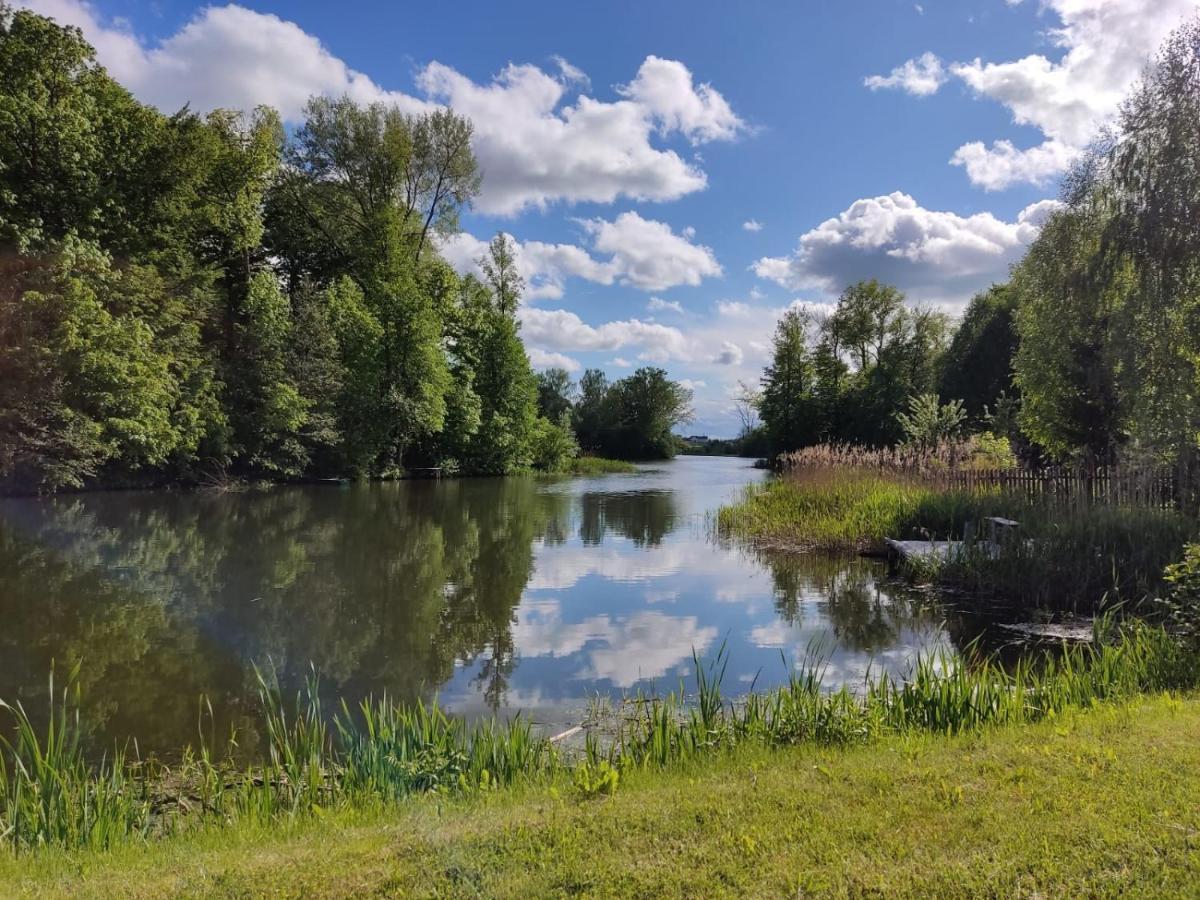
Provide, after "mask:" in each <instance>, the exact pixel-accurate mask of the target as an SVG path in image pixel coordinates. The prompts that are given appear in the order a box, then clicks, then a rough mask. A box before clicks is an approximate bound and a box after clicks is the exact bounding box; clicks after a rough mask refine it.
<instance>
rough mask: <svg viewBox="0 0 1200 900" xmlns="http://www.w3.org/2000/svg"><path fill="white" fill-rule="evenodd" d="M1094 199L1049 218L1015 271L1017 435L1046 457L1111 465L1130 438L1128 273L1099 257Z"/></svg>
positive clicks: (1100, 216)
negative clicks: (1124, 352)
mask: <svg viewBox="0 0 1200 900" xmlns="http://www.w3.org/2000/svg"><path fill="white" fill-rule="evenodd" d="M1105 216H1106V203H1105V202H1104V200H1103V198H1102V197H1095V196H1093V198H1092V199H1091V200H1087V201H1079V202H1076V203H1074V204H1072V206H1071V207H1069V208H1067V209H1064V210H1062V211H1060V212H1058V213H1056V214H1055V215H1053V216H1052V217H1051V218H1050V219H1049V220H1048V221H1047V222H1046V223H1045V225H1043V227H1042V231H1041V234H1040V235H1039V236H1038V238H1037V240H1036V241H1034V243H1033V244H1032V245H1031V246H1030V248H1029V251H1028V252H1027V253H1026V255H1025V258H1024V259H1023V260H1022V261H1021V263H1020V265H1018V266H1017V267H1016V268H1015V269H1014V271H1013V279H1012V286H1013V290H1015V291H1016V293H1017V296H1018V298H1019V300H1018V303H1019V305H1018V310H1017V329H1018V333H1019V334H1020V346H1019V348H1018V350H1017V355H1016V359H1015V362H1014V373H1015V376H1014V377H1015V381H1016V385H1017V387H1018V389H1019V390H1020V392H1021V398H1022V402H1021V409H1020V413H1019V417H1020V423H1021V428H1022V430H1023V431H1024V432H1025V433H1026V434H1027V435H1029V437H1030V438H1032V439H1033V440H1034V441H1036V442H1037V443H1039V444H1041V445H1042V446H1043V447H1045V448H1046V449H1047V450H1048V451H1049V452H1050V453H1051V454H1054V455H1056V456H1059V457H1065V456H1071V455H1077V454H1078V455H1082V456H1083V457H1084V458H1086V459H1088V460H1091V461H1099V462H1111V461H1113V460H1114V459H1115V458H1116V456H1117V452H1118V450H1119V448H1120V446H1121V444H1122V443H1124V441H1125V438H1126V436H1127V434H1128V411H1127V403H1126V401H1125V400H1124V399H1123V392H1122V390H1121V388H1120V385H1119V370H1120V366H1119V357H1120V355H1121V346H1122V343H1123V342H1124V340H1125V339H1126V338H1127V337H1129V335H1128V333H1127V332H1126V330H1125V328H1123V327H1122V311H1123V309H1124V307H1125V303H1126V298H1127V295H1128V293H1129V291H1130V290H1131V289H1132V275H1133V273H1132V271H1131V269H1130V268H1129V267H1128V266H1123V267H1122V271H1118V272H1113V271H1109V266H1108V265H1107V263H1106V261H1105V260H1104V259H1103V257H1102V255H1101V254H1100V231H1101V227H1102V223H1103V221H1104V218H1105Z"/></svg>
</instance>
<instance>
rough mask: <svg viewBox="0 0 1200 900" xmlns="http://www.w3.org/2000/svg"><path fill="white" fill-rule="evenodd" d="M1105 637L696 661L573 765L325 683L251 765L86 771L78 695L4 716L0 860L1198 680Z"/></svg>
mask: <svg viewBox="0 0 1200 900" xmlns="http://www.w3.org/2000/svg"><path fill="white" fill-rule="evenodd" d="M1102 624H1103V626H1104V627H1109V626H1107V623H1102ZM1098 637H1105V638H1107V639H1106V640H1099V641H1098V642H1097V644H1096V645H1095V646H1094V647H1093V646H1083V647H1076V648H1073V649H1067V650H1064V651H1063V652H1061V653H1056V654H1054V655H1051V656H1048V657H1047V658H1046V659H1044V660H1041V661H1036V662H1035V661H1030V662H1028V663H1023V664H1021V665H1018V666H1017V667H1016V668H1015V669H1010V670H1005V669H1002V668H1001V667H999V666H998V665H997V664H995V663H993V662H991V661H988V660H969V661H967V662H965V663H961V662H955V661H954V660H951V659H949V658H941V657H934V658H928V659H924V660H921V661H920V662H919V663H918V664H917V666H916V669H915V671H914V672H913V673H912V676H911V677H910V678H909V679H908V680H906V681H903V682H900V681H896V680H893V679H890V678H887V677H881V678H879V679H876V680H873V681H871V682H869V683H868V684H866V685H862V686H859V688H860V689H859V690H857V691H852V690H851V689H849V688H842V689H841V690H839V691H836V692H833V693H828V692H825V691H823V690H822V689H821V682H822V676H823V667H822V664H821V662H820V661H819V660H810V661H808V662H807V663H805V664H802V665H801V667H800V668H799V669H798V671H797V672H796V674H795V675H794V676H793V678H792V680H791V681H790V683H789V684H787V685H785V686H784V687H782V688H780V689H778V690H776V691H773V692H770V693H766V694H752V695H750V696H748V697H745V698H741V699H740V700H738V701H736V702H728V701H726V700H725V699H724V698H723V697H722V695H721V690H720V682H721V675H722V672H723V668H724V658H723V655H722V654H718V656H717V657H716V659H715V660H712V661H710V662H709V663H707V664H703V663H702V662H701V661H700V660H696V690H695V694H694V696H690V697H688V698H686V700H685V698H684V697H682V696H679V695H667V696H665V697H640V698H637V699H636V700H635V701H634V702H632V703H631V704H630V705H629V707H628V709H626V710H625V714H624V715H623V716H622V717H621V718H620V721H619V727H618V729H617V732H616V734H615V736H614V737H613V738H612V739H611V740H610V741H606V742H605V743H603V744H601V743H600V742H599V741H598V740H594V739H591V738H589V740H588V741H587V744H586V748H585V752H584V753H583V754H582V755H579V756H569V755H566V754H563V753H560V752H559V751H558V749H557V748H556V747H555V746H553V745H552V744H551V742H550V741H548V740H547V739H546V738H544V737H539V736H537V735H536V734H535V733H534V732H533V730H532V729H531V728H530V726H529V724H528V723H527V722H525V721H523V720H520V719H518V720H516V721H513V722H510V723H507V724H497V723H494V722H491V721H483V722H480V723H476V724H473V725H468V724H466V723H464V722H463V721H462V720H461V719H457V718H454V717H450V716H447V715H445V714H444V713H443V712H442V711H440V710H439V709H437V708H436V707H432V708H430V707H425V706H421V705H418V706H416V707H403V706H396V705H394V704H391V703H389V702H387V701H386V700H374V701H367V702H364V703H363V704H362V705H361V706H360V707H359V708H358V709H357V710H351V709H350V708H349V707H347V706H346V705H345V704H343V705H342V707H341V709H340V710H339V711H338V712H336V713H335V714H333V715H328V714H327V713H326V712H325V711H324V710H322V709H321V706H320V702H319V700H318V699H317V698H318V697H319V696H320V692H319V690H318V689H317V686H316V684H315V681H314V682H313V683H311V684H310V686H309V690H308V691H307V693H306V694H302V695H300V696H298V697H295V698H294V699H285V698H283V697H280V696H279V694H278V692H276V691H275V690H273V689H272V688H271V687H270V685H269V683H268V682H267V681H265V680H264V681H263V683H262V693H261V698H262V705H263V717H264V722H263V729H262V731H263V733H264V734H265V735H266V736H267V739H268V747H267V752H266V756H265V758H263V759H262V760H261V761H260V762H259V763H258V764H256V765H253V766H250V767H246V768H238V767H236V766H234V765H233V764H232V763H229V762H222V761H220V760H219V757H218V754H217V751H216V750H215V749H213V748H212V747H211V746H207V745H206V746H202V747H201V748H200V750H199V751H198V752H194V753H193V752H190V751H189V752H187V753H185V754H184V756H183V758H182V761H181V762H180V763H179V764H177V765H174V766H171V767H165V766H162V765H161V764H156V763H152V762H141V761H136V760H131V759H130V758H129V757H126V756H122V755H120V754H117V755H115V756H113V755H109V756H106V757H105V758H104V759H103V761H101V762H100V763H94V762H90V761H89V760H88V758H87V756H86V755H85V753H84V750H83V747H82V743H81V734H82V733H83V730H82V728H81V723H80V722H79V720H78V712H77V710H78V698H77V695H76V696H75V697H73V696H72V693H73V688H72V686H70V685H68V688H67V689H66V691H65V692H64V694H63V697H62V700H60V701H59V702H57V704H56V706H55V707H54V709H53V710H51V712H50V716H49V724H48V726H47V727H46V728H45V730H44V732H39V730H38V729H36V728H35V727H34V726H33V724H32V723H31V722H30V720H29V719H28V717H27V716H26V715H25V711H24V710H23V709H21V708H20V707H19V706H18V707H16V708H15V709H12V710H10V712H12V714H13V717H14V718H15V720H16V724H17V736H16V738H15V740H14V741H13V742H12V743H8V742H7V740H5V741H4V742H3V744H0V747H2V749H3V752H2V753H0V852H6V853H14V854H17V855H21V856H28V855H31V854H32V855H37V854H38V853H41V852H44V851H45V850H46V848H52V847H58V848H63V849H67V850H84V851H107V850H111V849H112V848H114V847H118V846H121V845H123V844H129V843H140V842H144V841H151V842H153V841H156V840H163V839H169V838H171V837H173V836H179V835H184V834H187V833H189V832H191V831H195V830H197V829H201V830H203V829H211V828H216V827H220V826H223V825H225V826H227V825H233V826H236V827H252V826H264V827H265V826H271V825H279V824H289V823H295V822H298V821H302V820H304V819H309V818H321V817H323V816H326V815H328V814H329V813H330V812H331V811H335V810H340V811H345V812H350V811H355V810H358V811H362V810H373V809H380V808H386V807H389V806H394V805H396V804H399V803H403V802H405V801H407V800H408V799H409V798H411V797H413V796H418V795H423V794H430V793H435V794H438V795H439V796H443V797H452V796H469V795H475V794H487V793H490V792H492V791H494V790H497V789H500V788H514V787H516V788H522V787H527V786H529V785H533V784H539V783H547V782H549V783H553V782H555V781H561V780H564V779H565V780H567V781H569V783H570V784H571V785H572V789H573V790H574V791H575V792H576V793H579V794H580V795H582V796H603V795H607V794H611V793H613V792H615V791H616V790H618V789H619V787H620V785H621V784H622V782H623V780H625V779H627V778H628V777H629V776H630V775H631V774H634V773H639V772H645V771H666V770H670V769H672V768H674V767H677V766H680V765H691V764H693V763H695V762H697V761H700V760H703V759H708V758H711V757H713V756H717V755H722V754H725V753H730V752H741V751H742V750H743V749H745V748H775V747H781V746H793V745H818V746H841V747H852V746H856V745H862V744H869V743H872V742H877V741H881V740H888V739H891V738H894V737H898V736H912V735H920V734H930V733H933V734H955V733H960V732H965V731H978V730H981V729H985V728H990V727H995V726H1006V725H1015V724H1022V723H1034V722H1038V721H1041V720H1043V719H1047V718H1056V717H1059V716H1061V715H1063V714H1066V713H1068V712H1070V711H1072V710H1076V709H1083V708H1087V707H1090V706H1093V705H1095V704H1098V703H1106V702H1121V701H1125V700H1128V699H1130V698H1133V697H1136V696H1138V695H1140V694H1143V693H1148V692H1159V691H1163V690H1191V689H1194V688H1195V687H1197V686H1200V658H1198V657H1197V655H1196V654H1195V653H1194V652H1191V651H1190V650H1188V649H1187V648H1186V647H1185V646H1184V645H1182V644H1180V643H1178V642H1177V641H1175V640H1174V639H1173V638H1171V637H1170V636H1168V635H1167V634H1166V633H1165V632H1163V631H1162V630H1159V629H1152V628H1147V627H1143V626H1131V627H1128V628H1125V629H1124V630H1122V631H1121V632H1119V633H1118V632H1111V633H1108V634H1106V635H1099V636H1098ZM201 724H203V722H202V723H201ZM230 758H231V757H230Z"/></svg>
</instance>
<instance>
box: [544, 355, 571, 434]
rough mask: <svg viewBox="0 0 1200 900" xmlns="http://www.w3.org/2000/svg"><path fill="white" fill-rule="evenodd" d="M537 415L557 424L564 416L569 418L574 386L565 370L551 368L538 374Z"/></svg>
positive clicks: (569, 374)
mask: <svg viewBox="0 0 1200 900" xmlns="http://www.w3.org/2000/svg"><path fill="white" fill-rule="evenodd" d="M537 381H538V414H539V415H541V416H544V417H545V418H547V419H549V420H550V421H551V422H558V421H559V420H560V419H562V417H563V416H564V415H565V416H567V417H568V419H569V418H570V414H571V410H572V409H573V408H574V405H575V396H576V392H575V385H574V383H573V382H572V381H571V373H570V372H568V371H567V370H566V369H559V368H551V369H546V370H545V371H544V372H539V373H538V376H537Z"/></svg>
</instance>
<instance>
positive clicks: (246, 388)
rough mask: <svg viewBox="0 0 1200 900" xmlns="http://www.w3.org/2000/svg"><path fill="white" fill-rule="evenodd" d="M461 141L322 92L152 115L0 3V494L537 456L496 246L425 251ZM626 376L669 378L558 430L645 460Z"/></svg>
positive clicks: (542, 423) (441, 218)
mask: <svg viewBox="0 0 1200 900" xmlns="http://www.w3.org/2000/svg"><path fill="white" fill-rule="evenodd" d="M471 136H472V128H471V123H470V122H469V121H468V120H467V119H465V118H463V117H462V116H459V115H457V114H455V113H454V112H452V111H449V110H438V111H434V112H430V113H426V114H421V115H406V114H402V113H401V112H399V111H398V110H397V109H396V108H394V107H389V106H386V105H383V104H371V105H365V106H364V105H359V104H356V103H354V102H352V101H351V100H349V99H346V98H341V99H330V98H324V97H318V98H314V99H312V100H311V101H310V102H309V103H308V105H307V107H306V110H305V116H304V121H303V122H302V123H301V124H300V125H299V127H297V128H295V129H294V130H292V131H291V132H290V133H289V132H288V131H285V129H284V128H283V127H282V123H281V121H280V118H279V116H278V114H277V113H276V112H275V111H274V110H272V109H269V108H265V107H260V108H258V109H256V110H254V111H253V112H250V113H243V112H236V111H228V110H217V111H215V112H212V113H209V114H207V115H204V116H201V115H197V114H196V113H194V112H192V111H191V110H189V109H187V108H184V109H182V110H180V111H179V112H177V113H175V114H173V115H164V114H162V113H160V112H159V111H157V110H155V109H153V108H151V107H149V106H146V105H144V104H141V103H139V102H138V101H137V100H135V99H134V98H133V97H132V95H130V94H129V92H128V91H126V90H125V89H124V88H123V87H121V86H120V85H119V84H118V83H117V82H115V81H114V80H113V79H112V78H110V77H109V76H108V74H107V73H106V72H105V71H104V69H103V68H102V67H101V66H100V65H99V64H98V63H97V62H96V58H95V53H94V51H93V49H92V48H91V47H90V46H89V45H88V44H87V43H86V41H84V39H83V37H82V35H81V33H80V32H79V31H78V30H77V29H74V28H69V27H61V26H59V25H57V24H56V23H55V22H53V21H52V20H50V19H48V18H45V17H42V16H38V15H36V14H33V13H31V12H29V11H26V10H13V9H11V8H10V7H8V6H7V5H6V4H3V3H2V2H0V487H4V488H7V489H17V490H53V489H57V488H63V487H81V486H89V485H96V484H132V483H159V482H164V481H197V480H202V479H209V478H213V479H223V478H227V477H238V478H241V477H253V478H269V479H287V478H301V477H316V476H338V477H377V476H389V475H394V474H398V473H400V472H402V471H403V470H405V469H409V468H413V467H418V466H437V467H440V468H443V469H444V470H447V471H461V472H469V473H486V474H504V473H509V472H517V471H522V470H526V469H529V468H530V467H535V466H536V467H539V468H543V469H548V470H554V469H559V468H562V466H563V465H564V464H565V462H566V461H567V460H568V459H569V457H570V456H572V455H573V454H574V453H575V452H576V449H577V443H576V440H575V437H574V433H573V431H572V427H573V422H572V420H571V418H570V417H564V416H563V415H562V411H561V410H548V409H546V408H545V407H544V406H543V407H542V409H541V411H539V403H538V395H539V382H538V379H537V378H536V376H535V374H534V372H533V371H532V369H531V367H530V364H529V361H528V358H527V356H526V353H525V349H524V346H523V344H522V342H521V338H520V334H519V325H518V322H517V318H516V312H517V307H518V304H519V301H520V297H521V292H522V290H523V287H524V285H523V284H522V281H521V278H520V275H519V273H518V270H517V266H516V260H515V255H514V253H515V248H514V247H513V246H512V243H511V241H509V239H508V238H506V237H505V236H504V235H498V236H497V237H496V239H495V240H493V241H492V242H491V244H490V247H489V249H488V252H487V254H486V256H485V258H484V259H483V260H481V270H482V275H481V277H478V278H477V277H474V276H471V275H468V276H465V277H460V276H459V275H457V274H456V273H455V272H454V271H453V270H452V269H451V268H450V267H449V266H448V265H447V264H446V262H445V261H444V260H443V259H442V258H441V257H440V256H439V255H438V252H437V239H438V238H439V237H442V236H445V235H448V234H451V233H453V232H454V231H456V230H457V228H458V223H459V217H460V215H461V214H462V213H463V211H464V210H465V209H466V208H468V207H469V205H470V204H471V201H472V198H474V197H475V196H476V195H477V194H478V192H479V190H480V186H481V173H480V171H479V166H478V164H477V161H476V159H475V157H474V155H473V153H472V151H471ZM589 374H590V373H589ZM601 377H602V376H601ZM593 380H594V379H593ZM642 388H645V389H646V390H648V391H651V392H657V394H656V395H655V396H656V397H658V398H659V399H664V398H665V399H669V398H670V397H673V396H674V393H673V392H677V391H678V386H673V384H672V383H671V382H669V381H667V380H666V379H665V376H664V375H662V373H661V372H658V371H657V370H653V371H652V370H645V371H642V372H639V373H637V374H636V375H635V376H633V377H632V378H631V379H625V380H623V381H621V382H618V383H617V384H615V385H612V386H606V387H605V390H604V391H603V392H602V393H604V395H605V397H608V395H609V394H611V395H612V398H611V399H610V400H609V399H606V400H605V402H604V403H603V404H602V405H603V406H604V408H605V410H606V412H605V413H604V415H605V416H606V417H607V418H605V419H604V421H605V422H606V423H607V424H606V425H605V428H607V429H608V430H607V431H606V432H605V434H606V437H605V438H604V439H603V440H600V439H598V438H596V436H595V435H596V434H597V432H595V431H588V432H587V433H586V434H585V435H584V437H583V439H582V440H581V441H580V442H579V443H580V444H582V445H583V446H584V447H585V448H586V449H588V450H596V451H598V450H601V449H603V450H604V451H605V452H608V453H612V454H616V455H621V456H626V457H631V456H641V455H648V454H657V453H660V452H665V450H666V447H665V445H664V444H663V443H662V442H661V441H660V440H659V439H658V432H657V431H656V430H655V429H657V428H658V426H659V424H660V417H659V416H658V414H657V413H656V412H654V409H655V407H654V404H655V403H656V402H658V401H657V400H656V399H653V398H651V397H650V396H649V395H647V396H637V395H636V394H637V391H639V390H640V389H642ZM590 397H591V395H589V398H590ZM589 402H590V400H589ZM685 405H686V404H685ZM589 409H590V407H589ZM591 414H592V413H591V412H588V413H586V414H583V413H581V416H583V418H586V417H587V416H588V415H591ZM579 421H582V419H581V418H580V416H576V417H575V420H574V423H578V422H579ZM587 421H588V423H589V426H588V427H589V428H591V427H594V423H593V421H592V419H587Z"/></svg>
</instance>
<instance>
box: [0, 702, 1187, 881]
mask: <svg viewBox="0 0 1200 900" xmlns="http://www.w3.org/2000/svg"><path fill="white" fill-rule="evenodd" d="M1198 742H1200V700H1197V699H1194V698H1192V697H1190V696H1189V697H1172V696H1166V695H1159V696H1155V697H1150V698H1140V699H1137V700H1134V701H1132V702H1129V703H1123V704H1113V705H1106V706H1100V707H1095V708H1093V709H1091V710H1089V711H1087V712H1080V711H1070V712H1067V713H1065V714H1063V715H1059V716H1056V717H1055V718H1053V719H1052V720H1049V721H1045V722H1042V723H1040V724H1037V725H1028V724H1026V725H1016V726H1009V727H1006V728H998V729H992V730H989V731H987V732H974V731H972V732H967V733H964V734H961V735H958V736H954V737H947V736H944V735H932V734H928V733H923V734H908V735H900V736H892V737H889V738H885V739H883V740H882V741H880V742H879V743H877V744H874V745H871V746H869V747H858V748H849V749H844V748H828V747H819V746H813V745H805V746H800V747H786V748H764V747H762V746H758V745H750V744H746V745H742V746H740V747H739V748H738V749H737V750H735V751H731V752H730V753H726V754H715V755H710V756H707V757H705V758H703V759H702V760H698V761H696V762H693V763H690V764H687V765H682V766H677V767H675V768H674V769H672V770H670V771H667V772H662V771H657V770H634V771H630V772H629V773H628V774H627V775H625V776H623V777H622V778H621V782H620V787H619V789H618V790H616V791H615V792H612V793H602V794H597V795H594V796H588V795H585V794H584V793H582V792H580V791H579V790H577V789H576V788H575V786H574V785H573V784H572V783H571V782H570V781H569V780H567V779H565V778H558V779H553V780H551V781H549V782H546V783H541V784H534V785H525V786H517V787H515V788H514V789H512V790H507V791H489V792H483V793H473V794H467V795H461V796H459V797H457V798H447V797H444V796H441V795H436V796H426V797H420V798H414V799H412V800H409V801H408V802H406V803H405V804H403V805H400V806H397V807H389V808H379V809H371V810H365V811H364V810H335V811H330V812H328V813H327V814H325V815H323V816H321V817H319V818H309V819H304V820H297V821H295V822H291V823H284V824H282V825H279V826H274V827H267V826H264V825H262V824H257V823H241V824H237V825H234V826H231V827H228V828H223V829H215V828H213V829H204V830H201V831H197V832H194V833H192V834H188V835H184V836H180V837H176V838H172V839H169V840H165V841H161V842H157V843H150V844H133V845H125V846H122V847H118V848H116V849H114V850H112V851H110V852H108V853H105V854H79V853H65V852H61V851H53V852H46V853H43V854H40V855H38V856H35V857H20V858H17V859H11V858H10V859H7V860H5V859H3V858H0V894H3V895H4V896H20V895H28V896H38V897H52V896H64V897H66V896H81V895H86V896H89V897H135V898H139V897H160V896H195V897H201V896H203V897H246V896H280V897H283V896H287V897H291V896H323V897H350V896H364V895H369V896H376V895H379V896H383V895H386V896H397V895H398V896H414V895H415V896H479V897H484V896H486V897H529V896H538V897H540V896H561V895H565V894H586V895H602V896H668V897H669V896H706V897H717V896H785V895H787V896H798V895H799V896H863V895H873V896H888V897H925V896H979V897H993V896H1116V895H1121V896H1155V897H1158V896H1194V892H1195V885H1196V884H1197V883H1200V772H1198V770H1197V767H1196V749H1195V748H1196V746H1197V743H1198Z"/></svg>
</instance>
